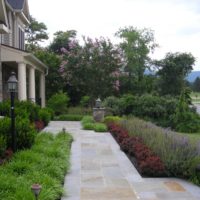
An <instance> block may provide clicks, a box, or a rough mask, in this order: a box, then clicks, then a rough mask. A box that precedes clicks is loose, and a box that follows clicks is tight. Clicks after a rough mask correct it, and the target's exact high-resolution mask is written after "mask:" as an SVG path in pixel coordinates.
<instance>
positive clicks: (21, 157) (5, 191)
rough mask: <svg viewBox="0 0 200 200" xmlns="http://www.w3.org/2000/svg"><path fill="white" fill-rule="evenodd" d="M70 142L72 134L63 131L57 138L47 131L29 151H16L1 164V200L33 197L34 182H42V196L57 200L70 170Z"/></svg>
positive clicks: (49, 199)
mask: <svg viewBox="0 0 200 200" xmlns="http://www.w3.org/2000/svg"><path fill="white" fill-rule="evenodd" d="M71 142H72V137H71V136H70V135H68V134H66V133H65V134H63V133H60V134H59V135H58V136H56V137H53V135H51V134H49V133H42V134H40V135H38V136H37V138H36V143H35V145H34V146H33V147H32V148H31V149H30V150H24V151H20V152H17V153H16V154H15V156H14V158H13V159H12V161H11V162H9V163H7V164H5V165H4V166H1V168H0V179H1V181H0V191H1V192H0V199H4V200H11V199H15V200H22V199H29V200H33V199H34V196H33V194H32V192H31V190H30V186H31V185H32V184H33V183H39V184H41V185H42V191H41V193H40V198H41V199H43V200H55V199H59V198H60V197H61V195H62V192H63V190H62V188H63V181H64V176H65V174H66V172H67V171H68V170H69V155H70V145H71Z"/></svg>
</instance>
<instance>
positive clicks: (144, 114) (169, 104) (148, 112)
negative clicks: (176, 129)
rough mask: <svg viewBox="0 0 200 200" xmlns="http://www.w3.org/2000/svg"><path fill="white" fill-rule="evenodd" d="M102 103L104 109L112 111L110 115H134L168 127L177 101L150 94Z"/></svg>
mask: <svg viewBox="0 0 200 200" xmlns="http://www.w3.org/2000/svg"><path fill="white" fill-rule="evenodd" d="M104 102H105V104H104V105H105V107H106V108H107V109H108V110H110V111H112V114H116V113H117V114H118V115H135V116H138V117H140V118H145V119H150V120H153V121H155V122H156V123H158V124H161V125H163V126H170V124H171V120H170V119H171V116H172V115H173V114H174V112H175V109H176V105H177V100H176V99H175V98H173V97H171V96H162V97H159V96H156V95H152V94H144V95H141V96H134V95H132V94H126V95H123V96H122V97H121V98H116V97H107V98H106V99H105V100H104ZM116 111H117V112H116Z"/></svg>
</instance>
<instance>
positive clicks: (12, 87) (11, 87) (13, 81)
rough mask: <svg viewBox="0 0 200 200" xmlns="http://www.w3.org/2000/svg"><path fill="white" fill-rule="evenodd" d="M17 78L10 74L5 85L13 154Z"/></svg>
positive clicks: (15, 146)
mask: <svg viewBox="0 0 200 200" xmlns="http://www.w3.org/2000/svg"><path fill="white" fill-rule="evenodd" d="M17 83H18V81H17V78H16V74H15V72H12V73H11V76H10V77H9V79H8V81H7V84H8V91H9V92H10V100H11V101H10V102H11V103H10V116H11V139H12V150H13V152H15V151H16V149H17V145H16V131H15V101H14V100H15V92H17Z"/></svg>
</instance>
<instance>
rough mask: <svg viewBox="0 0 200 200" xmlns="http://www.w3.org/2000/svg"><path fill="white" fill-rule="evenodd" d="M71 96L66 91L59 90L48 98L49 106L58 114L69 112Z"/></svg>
mask: <svg viewBox="0 0 200 200" xmlns="http://www.w3.org/2000/svg"><path fill="white" fill-rule="evenodd" d="M68 103H69V97H68V95H67V94H66V93H63V92H59V93H56V94H54V95H53V96H52V97H51V98H50V99H49V100H48V107H49V108H51V109H52V110H53V111H54V112H55V114H56V115H59V114H64V113H66V112H67V107H68Z"/></svg>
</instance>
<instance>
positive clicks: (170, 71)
mask: <svg viewBox="0 0 200 200" xmlns="http://www.w3.org/2000/svg"><path fill="white" fill-rule="evenodd" d="M194 63H195V58H194V57H193V56H192V54H190V53H178V52H177V53H167V54H166V56H165V58H164V59H162V60H160V61H156V62H155V64H156V65H157V66H158V69H159V70H158V73H157V75H158V76H159V88H160V93H161V94H162V95H166V94H170V95H175V96H176V95H180V94H181V92H182V91H183V89H184V88H185V78H186V76H187V75H188V74H189V73H190V72H191V70H192V69H193V65H194Z"/></svg>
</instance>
